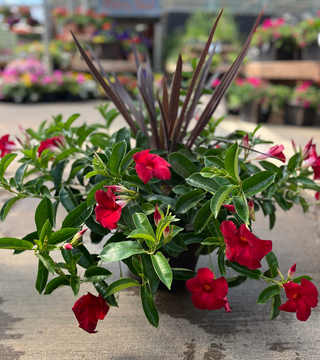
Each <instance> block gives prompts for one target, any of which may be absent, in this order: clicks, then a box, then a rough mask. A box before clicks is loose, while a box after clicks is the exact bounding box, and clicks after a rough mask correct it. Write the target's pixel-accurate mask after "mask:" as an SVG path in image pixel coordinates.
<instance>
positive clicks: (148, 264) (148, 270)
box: [140, 254, 160, 293]
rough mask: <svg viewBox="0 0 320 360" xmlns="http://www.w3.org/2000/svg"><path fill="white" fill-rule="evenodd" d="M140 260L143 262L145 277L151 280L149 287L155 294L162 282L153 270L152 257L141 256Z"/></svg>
mask: <svg viewBox="0 0 320 360" xmlns="http://www.w3.org/2000/svg"><path fill="white" fill-rule="evenodd" d="M140 258H141V262H142V271H143V275H144V276H145V277H146V278H147V279H148V280H149V286H150V289H151V291H152V293H155V292H156V290H157V289H158V287H159V283H160V280H159V278H158V275H157V273H156V272H155V270H154V268H153V265H152V261H151V256H150V255H149V254H141V255H140Z"/></svg>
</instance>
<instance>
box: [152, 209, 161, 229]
mask: <svg viewBox="0 0 320 360" xmlns="http://www.w3.org/2000/svg"><path fill="white" fill-rule="evenodd" d="M153 219H154V223H155V225H156V226H157V227H158V225H159V222H160V220H162V216H161V214H160V213H159V210H158V204H156V210H155V212H154V217H153Z"/></svg>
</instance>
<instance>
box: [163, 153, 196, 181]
mask: <svg viewBox="0 0 320 360" xmlns="http://www.w3.org/2000/svg"><path fill="white" fill-rule="evenodd" d="M168 160H169V164H170V165H171V166H172V168H173V170H174V171H175V172H176V173H177V174H178V175H180V176H181V177H183V178H184V179H185V178H187V177H189V176H191V175H192V174H194V173H195V172H197V171H198V169H197V168H196V166H195V165H194V163H193V162H192V161H191V160H189V159H188V158H187V157H186V156H184V155H182V154H180V153H171V154H169V156H168Z"/></svg>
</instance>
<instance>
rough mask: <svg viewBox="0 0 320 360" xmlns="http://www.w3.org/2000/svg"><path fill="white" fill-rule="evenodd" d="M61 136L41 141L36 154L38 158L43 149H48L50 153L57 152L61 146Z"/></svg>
mask: <svg viewBox="0 0 320 360" xmlns="http://www.w3.org/2000/svg"><path fill="white" fill-rule="evenodd" d="M63 140H64V138H63V136H62V135H60V136H54V137H52V138H50V139H47V140H44V141H41V143H40V146H39V149H38V154H39V156H40V155H41V153H42V151H44V150H45V149H50V151H52V152H57V151H59V150H60V148H59V146H62V145H63Z"/></svg>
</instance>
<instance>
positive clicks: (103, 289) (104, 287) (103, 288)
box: [93, 281, 118, 307]
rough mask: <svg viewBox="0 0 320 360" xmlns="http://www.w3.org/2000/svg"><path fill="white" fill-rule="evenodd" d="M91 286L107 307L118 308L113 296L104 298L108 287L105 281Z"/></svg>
mask: <svg viewBox="0 0 320 360" xmlns="http://www.w3.org/2000/svg"><path fill="white" fill-rule="evenodd" d="M93 286H94V287H95V289H96V290H97V291H98V293H99V294H100V295H101V296H102V297H103V298H104V299H106V301H107V303H108V305H109V306H116V307H118V304H117V301H116V299H115V297H114V295H111V296H108V297H107V296H106V292H107V289H108V285H107V283H106V282H105V281H99V282H94V283H93Z"/></svg>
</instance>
